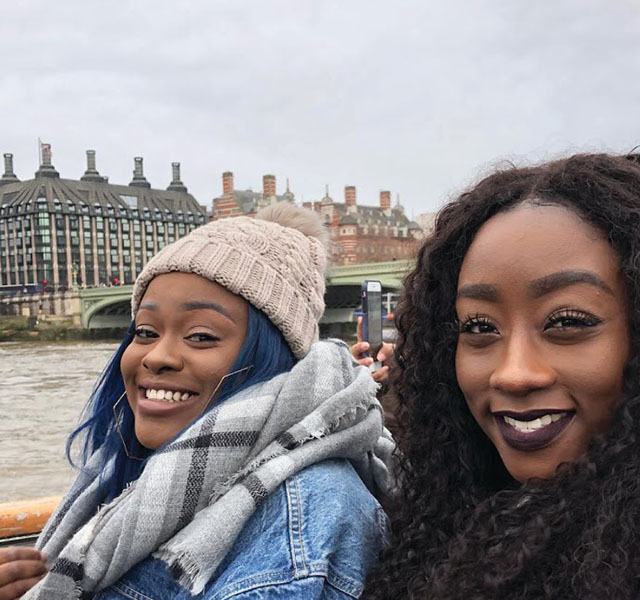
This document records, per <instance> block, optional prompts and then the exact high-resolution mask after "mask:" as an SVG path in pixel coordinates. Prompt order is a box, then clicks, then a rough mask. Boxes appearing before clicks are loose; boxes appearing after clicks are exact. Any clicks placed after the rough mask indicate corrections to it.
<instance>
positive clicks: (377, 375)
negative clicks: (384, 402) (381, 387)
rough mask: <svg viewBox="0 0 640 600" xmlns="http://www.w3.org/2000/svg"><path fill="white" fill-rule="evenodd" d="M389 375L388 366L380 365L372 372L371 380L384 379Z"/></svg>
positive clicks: (378, 381)
mask: <svg viewBox="0 0 640 600" xmlns="http://www.w3.org/2000/svg"><path fill="white" fill-rule="evenodd" d="M388 377H389V367H381V368H379V369H378V370H377V371H375V372H374V373H373V380H374V381H376V382H377V383H382V382H383V381H386V380H387V378H388Z"/></svg>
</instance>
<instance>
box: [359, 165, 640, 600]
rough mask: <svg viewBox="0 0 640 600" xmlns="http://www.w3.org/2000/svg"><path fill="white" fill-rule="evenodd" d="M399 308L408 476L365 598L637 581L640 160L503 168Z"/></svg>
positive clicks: (483, 594) (470, 202)
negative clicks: (387, 545) (389, 536)
mask: <svg viewBox="0 0 640 600" xmlns="http://www.w3.org/2000/svg"><path fill="white" fill-rule="evenodd" d="M405 283H406V290H405V293H404V296H403V300H402V303H401V308H400V310H399V311H398V312H399V314H398V317H397V325H398V330H399V338H398V346H397V348H396V359H397V361H398V368H397V369H396V370H395V372H393V373H392V375H391V379H392V381H393V384H394V387H395V393H396V394H397V396H398V402H399V409H398V418H399V424H400V434H399V440H398V442H399V448H400V450H401V453H402V459H401V478H402V482H403V492H402V497H401V499H400V501H399V502H398V503H397V506H398V508H397V510H396V514H395V515H394V518H393V536H392V540H391V544H390V546H389V548H388V549H387V550H386V551H385V552H384V553H383V555H382V560H381V563H380V564H379V566H378V568H377V571H375V572H374V574H373V575H372V576H371V577H370V579H369V581H368V586H367V589H366V591H365V593H364V596H363V598H367V599H385V600H389V599H392V598H393V599H397V598H409V599H418V598H420V599H422V598H429V599H430V600H436V599H445V598H446V599H447V600H451V599H462V598H464V599H469V600H470V599H478V600H479V599H496V598H508V599H525V598H527V599H528V598H531V599H533V598H536V599H539V598H553V599H567V598H580V599H581V600H584V599H589V598H594V599H595V598H597V599H602V598H620V599H623V600H632V599H633V598H635V597H637V595H638V593H639V590H640V365H639V355H640V166H639V165H638V164H637V162H636V160H635V158H634V157H618V156H609V155H577V156H573V157H571V158H568V159H564V160H559V161H556V162H551V163H548V164H544V165H542V166H537V167H531V168H520V169H516V168H510V169H506V170H502V171H498V172H496V173H494V174H492V175H490V176H489V177H487V178H486V179H484V180H483V181H481V182H480V183H479V184H477V185H476V186H475V187H474V188H473V189H472V190H470V191H468V192H466V193H464V194H463V195H462V196H461V197H460V198H459V199H458V200H456V201H454V202H451V203H450V204H448V205H447V206H445V207H444V208H443V209H442V211H441V212H440V213H439V215H438V219H437V222H436V227H435V231H434V233H433V235H432V236H431V237H430V238H429V239H427V240H426V241H425V243H424V245H423V246H422V248H421V249H420V251H419V254H418V258H417V263H416V266H415V268H414V269H413V271H412V272H411V273H410V274H409V275H408V276H407V278H406V282H405Z"/></svg>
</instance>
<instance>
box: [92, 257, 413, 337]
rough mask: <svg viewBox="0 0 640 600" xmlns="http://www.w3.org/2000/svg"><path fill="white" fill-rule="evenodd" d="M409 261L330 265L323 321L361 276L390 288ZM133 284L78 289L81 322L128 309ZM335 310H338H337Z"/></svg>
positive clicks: (345, 304)
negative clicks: (325, 311) (375, 280)
mask: <svg viewBox="0 0 640 600" xmlns="http://www.w3.org/2000/svg"><path fill="white" fill-rule="evenodd" d="M411 265H412V263H411V261H389V262H379V263H364V264H358V265H343V266H335V267H330V268H329V269H328V272H327V278H326V280H327V314H326V315H325V319H324V320H325V321H332V320H338V319H340V318H341V316H340V315H341V314H342V315H344V314H345V311H348V310H351V311H352V310H353V308H355V307H356V306H357V303H358V299H359V293H360V292H359V290H360V283H361V282H362V280H363V279H378V280H379V281H380V282H381V283H382V287H383V290H385V291H388V292H392V291H394V290H398V289H399V288H400V287H401V285H402V278H403V277H404V275H405V273H406V272H407V271H408V269H409V268H410V267H411ZM132 291H133V285H122V286H114V287H95V288H85V289H82V290H80V302H81V319H82V326H83V327H85V328H89V327H90V326H91V321H92V320H93V319H94V318H95V317H97V316H99V315H108V314H110V313H111V314H120V315H125V314H127V313H128V308H127V307H128V304H129V302H130V301H131V293H132ZM337 311H342V312H341V313H339V312H337Z"/></svg>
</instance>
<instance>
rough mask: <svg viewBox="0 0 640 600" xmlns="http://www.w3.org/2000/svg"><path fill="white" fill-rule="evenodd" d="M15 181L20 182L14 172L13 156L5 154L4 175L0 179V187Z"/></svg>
mask: <svg viewBox="0 0 640 600" xmlns="http://www.w3.org/2000/svg"><path fill="white" fill-rule="evenodd" d="M14 181H20V180H19V179H18V178H17V177H16V174H15V173H14V172H13V154H8V153H7V154H5V155H4V174H3V175H2V178H1V179H0V185H4V184H5V183H12V182H14Z"/></svg>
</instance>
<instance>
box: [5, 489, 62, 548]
mask: <svg viewBox="0 0 640 600" xmlns="http://www.w3.org/2000/svg"><path fill="white" fill-rule="evenodd" d="M60 498H61V497H60V496H46V497H45V498H35V499H33V500H19V501H17V502H5V503H3V504H0V545H9V544H25V543H26V544H30V543H33V542H34V541H35V539H36V538H37V537H38V534H39V533H40V532H41V531H42V528H43V527H44V525H45V523H46V522H47V519H49V517H50V516H51V513H52V512H53V511H54V510H55V508H56V506H58V503H59V502H60Z"/></svg>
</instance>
